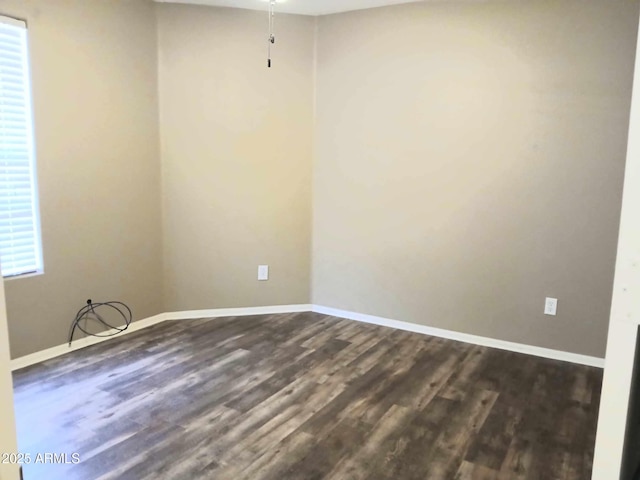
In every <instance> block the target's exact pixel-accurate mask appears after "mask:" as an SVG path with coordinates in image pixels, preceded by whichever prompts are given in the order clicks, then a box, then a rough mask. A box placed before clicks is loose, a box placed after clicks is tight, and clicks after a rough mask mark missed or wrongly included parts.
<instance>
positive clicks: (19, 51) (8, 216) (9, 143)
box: [0, 16, 42, 277]
mask: <svg viewBox="0 0 640 480" xmlns="http://www.w3.org/2000/svg"><path fill="white" fill-rule="evenodd" d="M39 230H40V228H39V219H38V199H37V188H36V176H35V158H34V148H33V126H32V120H31V87H30V81H29V54H28V50H27V27H26V24H25V23H24V22H21V21H19V20H15V19H13V18H8V17H3V16H0V266H1V267H2V276H3V277H9V276H15V275H21V274H25V273H33V272H38V271H40V270H42V250H41V244H40V231H39Z"/></svg>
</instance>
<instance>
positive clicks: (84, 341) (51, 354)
mask: <svg viewBox="0 0 640 480" xmlns="http://www.w3.org/2000/svg"><path fill="white" fill-rule="evenodd" d="M165 320H167V318H166V313H160V314H159V315H154V316H153V317H149V318H145V319H143V320H138V321H136V322H132V323H131V324H130V325H129V328H127V329H126V330H125V331H124V332H121V333H120V334H118V335H126V334H128V333H133V332H137V331H138V330H142V329H143V328H147V327H150V326H151V325H155V324H156V323H160V322H164V321H165ZM116 331H117V330H115V329H113V330H107V331H105V332H104V333H115V332H116ZM112 338H115V337H84V338H79V339H77V340H74V341H73V343H72V344H71V345H69V344H68V343H65V344H63V345H58V346H55V347H51V348H47V349H46V350H40V351H39V352H35V353H32V354H30V355H25V356H24V357H19V358H15V359H13V360H11V370H12V371H13V370H19V369H21V368H24V367H28V366H30V365H33V364H36V363H40V362H44V361H45V360H49V359H52V358H55V357H59V356H60V355H64V354H66V353H70V352H75V351H76V350H80V349H81V348H85V347H89V346H91V345H95V344H97V343H101V342H105V341H107V340H110V339H112Z"/></svg>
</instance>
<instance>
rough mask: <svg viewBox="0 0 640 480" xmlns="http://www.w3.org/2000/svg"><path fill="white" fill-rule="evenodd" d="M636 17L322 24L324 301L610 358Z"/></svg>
mask: <svg viewBox="0 0 640 480" xmlns="http://www.w3.org/2000/svg"><path fill="white" fill-rule="evenodd" d="M637 23H638V2H636V1H634V2H601V1H596V2H593V1H583V0H580V1H562V2H557V1H546V2H540V1H533V2H479V3H460V4H447V3H436V4H427V3H425V4H412V5H405V6H398V7H391V8H385V9H376V10H369V11H362V12H353V13H348V14H342V15H334V16H328V17H323V18H320V19H319V37H318V38H319V42H318V77H317V89H318V90H317V106H318V110H317V128H316V149H315V166H314V168H315V170H314V223H313V232H314V236H313V302H314V303H317V304H321V305H326V306H331V307H336V308H341V309H346V310H353V311H357V312H362V313H369V314H374V315H379V316H383V317H390V318H393V319H398V320H405V321H410V322H415V323H419V324H426V325H430V326H434V327H441V328H446V329H451V330H457V331H461V332H466V333H472V334H477V335H483V336H487V337H493V338H498V339H504V340H509V341H516V342H522V343H526V344H532V345H539V346H542V347H548V348H554V349H560V350H566V351H570V352H578V353H582V354H589V355H597V356H603V355H604V348H605V342H606V333H607V323H608V314H609V308H610V303H611V291H612V279H613V269H614V260H615V252H616V237H617V230H618V222H619V214H620V202H621V190H622V179H623V167H624V159H625V148H626V138H627V127H628V115H629V105H630V94H631V83H632V75H633V62H634V54H635V35H636V29H637ZM545 296H552V297H557V298H559V307H558V315H557V316H556V317H550V316H545V315H543V304H544V298H545Z"/></svg>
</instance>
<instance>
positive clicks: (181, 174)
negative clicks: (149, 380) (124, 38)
mask: <svg viewBox="0 0 640 480" xmlns="http://www.w3.org/2000/svg"><path fill="white" fill-rule="evenodd" d="M313 26H314V19H313V18H311V17H300V16H290V15H278V17H277V32H276V33H277V41H276V45H275V49H274V54H273V68H272V69H270V70H269V69H267V68H266V47H267V44H266V35H267V29H266V14H265V13H264V12H255V11H249V10H237V9H227V8H211V7H197V6H185V5H159V6H158V32H159V62H160V70H159V71H160V75H159V78H160V89H159V91H160V105H161V107H160V110H161V115H160V126H161V144H162V147H161V151H162V181H163V183H162V185H163V204H162V208H163V228H164V248H165V250H164V266H165V271H164V281H165V288H164V296H165V297H164V298H165V305H166V307H167V310H169V311H175V310H191V309H204V308H218V307H249V306H259V305H277V304H297V303H308V302H309V283H310V277H309V271H310V263H311V261H310V236H311V221H310V217H311V215H310V213H311V193H310V190H311V164H312V162H311V157H312V146H311V140H312V120H313V111H312V108H313V39H314V28H313ZM259 264H268V265H270V268H271V272H270V280H269V281H268V282H258V281H257V267H258V265H259Z"/></svg>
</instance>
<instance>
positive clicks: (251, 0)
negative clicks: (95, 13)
mask: <svg viewBox="0 0 640 480" xmlns="http://www.w3.org/2000/svg"><path fill="white" fill-rule="evenodd" d="M419 1H421V0H277V3H276V13H278V12H279V13H297V14H300V15H327V14H329V13H338V12H348V11H350V10H362V9H365V8H374V7H383V6H385V5H396V4H399V3H413V2H419ZM156 2H164V3H191V4H195V5H214V6H218V7H234V8H246V9H249V10H266V9H267V6H268V0H156Z"/></svg>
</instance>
